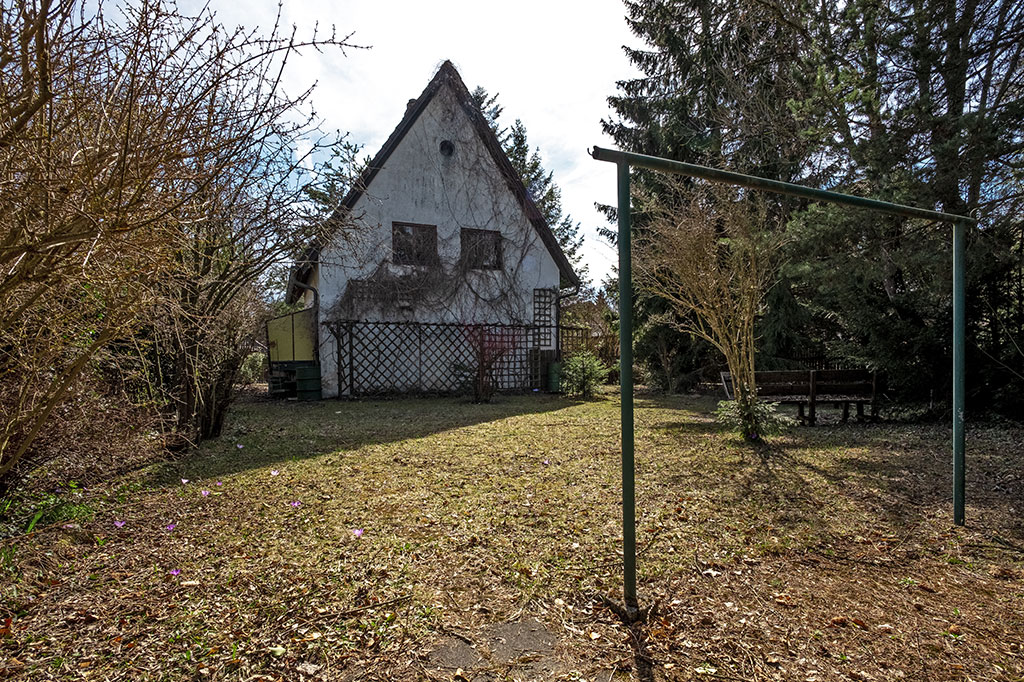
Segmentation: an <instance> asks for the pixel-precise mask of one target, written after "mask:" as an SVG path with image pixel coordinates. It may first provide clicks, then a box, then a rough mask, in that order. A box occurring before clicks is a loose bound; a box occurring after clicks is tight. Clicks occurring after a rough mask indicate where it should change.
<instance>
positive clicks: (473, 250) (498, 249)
mask: <svg viewBox="0 0 1024 682" xmlns="http://www.w3.org/2000/svg"><path fill="white" fill-rule="evenodd" d="M482 237H486V238H487V239H489V240H491V244H492V245H493V247H494V248H493V255H494V262H493V264H487V263H481V262H480V261H479V260H471V257H472V256H477V255H479V254H480V253H481V251H482V249H480V248H479V247H478V246H477V244H480V243H481V241H474V242H473V244H472V245H471V246H470V247H469V248H468V249H467V242H469V241H470V240H479V239H481V238H482ZM502 241H503V240H502V237H501V231H500V230H484V229H481V228H477V227H463V228H462V229H461V230H460V232H459V252H460V254H461V258H462V261H463V262H464V263H465V264H466V265H467V267H469V269H471V270H502V269H503V268H504V262H505V261H504V253H503V251H502ZM487 251H488V254H490V253H491V249H488V250H487Z"/></svg>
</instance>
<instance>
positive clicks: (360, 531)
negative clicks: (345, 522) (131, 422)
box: [352, 528, 363, 538]
mask: <svg viewBox="0 0 1024 682" xmlns="http://www.w3.org/2000/svg"><path fill="white" fill-rule="evenodd" d="M352 535H355V536H356V537H357V538H361V537H363V529H362V528H356V529H355V530H353V531H352Z"/></svg>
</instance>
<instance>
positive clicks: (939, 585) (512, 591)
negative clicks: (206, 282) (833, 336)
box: [0, 396, 1024, 682]
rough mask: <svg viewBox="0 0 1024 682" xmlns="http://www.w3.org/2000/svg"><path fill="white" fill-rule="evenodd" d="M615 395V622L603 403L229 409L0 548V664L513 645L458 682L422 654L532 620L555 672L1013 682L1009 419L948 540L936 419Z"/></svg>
mask: <svg viewBox="0 0 1024 682" xmlns="http://www.w3.org/2000/svg"><path fill="white" fill-rule="evenodd" d="M638 406H639V409H638V412H637V444H638V445H637V461H638V491H637V503H638V510H639V511H638V524H639V527H638V542H639V546H640V548H641V554H640V559H639V569H640V596H641V600H642V602H644V603H645V604H647V605H651V604H652V603H656V604H657V607H656V609H655V612H654V614H653V615H652V616H651V617H650V618H649V619H648V621H647V622H646V623H644V624H642V625H640V626H637V627H634V628H632V629H628V628H626V627H625V626H623V625H622V624H621V623H620V622H618V621H617V619H616V618H615V616H614V615H613V614H612V613H611V612H610V611H609V610H608V609H607V608H605V607H603V606H602V605H601V597H602V596H613V597H614V596H618V593H619V590H620V589H621V578H620V571H621V562H620V555H619V554H618V550H619V546H620V514H621V507H620V505H619V504H618V500H619V464H618V436H617V434H618V404H617V401H615V400H612V399H603V400H598V401H594V402H588V403H572V402H569V401H567V400H563V399H559V398H552V397H539V396H523V397H514V398H500V399H499V400H498V401H497V402H495V403H494V404H491V405H472V404H468V403H466V402H464V401H460V400H450V399H444V400H400V401H391V402H365V403H335V402H324V403H321V404H277V403H266V402H253V403H248V404H243V405H240V406H239V407H238V408H237V409H236V411H235V413H234V416H233V419H232V422H231V424H230V426H229V433H228V435H226V436H225V437H224V438H222V439H220V440H219V441H216V442H211V443H208V444H206V445H205V446H204V447H202V448H201V449H200V450H199V451H197V452H195V453H194V454H193V455H192V456H190V457H189V458H188V459H187V460H184V461H180V462H177V463H171V464H165V465H162V466H160V467H157V468H154V469H152V470H149V471H147V472H143V474H142V475H141V478H138V480H134V481H119V482H118V483H117V484H116V485H111V486H110V488H109V489H107V490H98V489H95V490H90V491H87V493H88V495H89V503H90V505H91V506H92V508H93V509H94V510H95V513H94V514H93V515H92V517H91V518H89V519H85V520H80V521H78V522H76V523H72V524H70V526H71V527H64V525H63V524H57V525H55V526H53V527H49V528H46V529H43V530H41V531H37V532H36V533H35V534H33V535H32V536H30V537H21V538H18V539H16V540H15V541H14V542H13V543H12V542H10V541H8V542H7V543H5V544H3V545H0V575H2V581H3V582H2V602H0V609H2V611H0V619H7V618H10V620H9V621H7V623H8V624H7V625H6V626H2V627H3V629H2V630H0V666H5V667H0V676H4V675H7V676H9V677H12V678H25V679H29V678H30V679H48V678H59V679H97V680H117V679H132V680H136V679H153V680H163V679H167V680H186V679H232V680H235V679H239V680H254V679H268V680H276V679H284V680H299V679H324V680H335V679H380V680H390V679H402V680H404V679H436V680H452V679H456V680H457V679H465V680H471V679H478V680H480V679H517V678H522V677H524V676H527V674H526V672H524V671H528V668H527V667H524V666H525V665H526V663H528V662H529V659H530V657H529V656H526V657H525V658H521V660H516V661H513V662H511V663H509V662H505V663H494V662H492V663H491V664H490V665H488V666H485V667H486V669H483V668H479V669H472V670H471V669H469V668H468V667H467V668H466V670H464V671H463V672H462V673H461V675H462V676H461V677H459V676H458V674H457V671H456V670H453V669H448V670H444V669H439V668H438V666H439V660H440V659H438V658H437V657H436V656H434V657H431V655H430V654H431V652H432V651H435V650H436V649H437V648H438V647H442V648H443V647H444V646H449V645H450V644H451V643H453V642H463V643H465V644H467V645H469V644H472V645H481V646H482V644H483V642H484V641H485V634H484V633H487V632H493V630H487V628H488V627H490V628H493V627H495V626H494V624H496V623H503V622H528V623H532V622H533V619H536V620H537V621H539V622H540V623H542V624H543V625H544V626H545V627H546V630H547V632H549V633H551V634H552V635H553V636H554V639H555V641H557V644H555V645H554V649H553V651H552V652H548V653H546V654H544V655H545V656H549V657H551V658H552V659H553V666H554V669H555V670H556V671H557V674H552V676H554V677H557V678H559V679H564V680H583V679H586V680H593V679H599V680H601V682H605V681H606V680H610V679H641V680H643V679H648V680H652V679H653V680H688V679H703V680H714V679H726V680H772V679H795V680H812V679H816V680H851V679H852V680H888V679H913V680H948V679H971V680H1001V681H1013V680H1021V679H1024V642H1022V638H1024V634H1022V633H1024V570H1022V561H1024V522H1022V520H1021V511H1022V509H1021V507H1022V506H1024V480H1022V474H1021V471H1022V468H1024V464H1022V462H1024V444H1022V443H1024V430H1022V429H1020V428H1018V427H978V428H974V429H972V430H971V431H970V433H969V444H968V448H969V452H968V456H969V470H968V508H967V513H968V522H969V526H968V528H967V529H958V528H953V527H952V526H951V517H950V503H949V497H950V478H949V471H948V469H949V465H948V461H949V452H948V444H947V443H948V432H947V430H946V429H944V428H943V427H940V426H934V425H930V426H906V425H865V426H859V425H849V426H845V427H829V426H825V427H819V428H813V429H811V428H799V429H794V430H793V431H791V432H790V433H789V434H788V435H786V436H784V437H780V438H778V439H776V440H775V441H774V442H773V443H772V444H771V445H770V447H768V448H766V449H764V450H762V451H760V452H755V451H751V450H749V449H747V448H745V447H744V446H743V445H742V444H740V443H738V442H737V441H735V440H734V439H733V437H732V436H730V435H728V434H725V433H722V432H720V431H719V430H718V429H717V428H716V427H715V426H714V424H713V423H712V422H711V421H710V418H709V417H708V412H709V409H710V408H711V406H712V403H711V401H705V400H699V399H685V398H680V399H666V400H663V399H646V398H645V399H640V400H639V401H638ZM238 446H242V447H241V448H239V447H238ZM275 471H276V472H278V473H277V475H274V472H275ZM182 479H188V483H184V484H183V483H182ZM218 482H221V483H222V485H220V486H218V485H217V483H218ZM203 490H208V491H210V494H209V495H208V496H203V494H202V491H203ZM292 503H298V506H293V504H292ZM115 521H123V522H124V525H123V527H121V528H117V527H115ZM170 524H174V526H173V529H172V530H168V527H169V525H170ZM357 530H362V536H361V537H356V533H355V531H357ZM171 571H180V573H177V574H176V575H172V574H171ZM472 651H476V649H473V650H472ZM452 665H453V667H454V664H452Z"/></svg>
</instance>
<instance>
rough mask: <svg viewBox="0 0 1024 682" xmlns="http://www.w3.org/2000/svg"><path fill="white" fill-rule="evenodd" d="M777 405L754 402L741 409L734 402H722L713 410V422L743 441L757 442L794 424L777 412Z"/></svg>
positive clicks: (789, 418)
mask: <svg viewBox="0 0 1024 682" xmlns="http://www.w3.org/2000/svg"><path fill="white" fill-rule="evenodd" d="M778 409H779V404H778V403H765V402H761V401H756V402H754V403H753V404H752V405H750V406H749V407H748V408H746V409H743V407H742V406H741V405H740V403H739V402H737V401H735V400H723V401H721V402H719V403H718V409H717V410H715V420H716V421H717V422H718V423H720V424H723V425H725V426H727V427H729V428H731V429H736V430H737V431H739V432H740V435H742V436H743V438H744V439H745V440H748V441H759V440H761V439H762V438H763V437H764V436H771V435H774V434H777V433H780V432H782V431H784V430H785V429H787V428H789V427H790V426H793V425H794V424H796V422H795V421H794V420H793V419H792V418H791V417H789V416H788V415H785V414H782V413H780V412H779V411H778Z"/></svg>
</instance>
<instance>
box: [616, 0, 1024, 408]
mask: <svg viewBox="0 0 1024 682" xmlns="http://www.w3.org/2000/svg"><path fill="white" fill-rule="evenodd" d="M625 4H626V11H627V15H628V16H627V21H628V22H629V24H630V26H631V28H632V29H633V31H634V33H635V34H636V35H637V36H638V37H640V38H641V39H642V40H643V41H644V43H645V46H644V48H642V49H627V50H626V52H627V55H628V56H629V58H630V59H631V60H632V61H633V63H634V64H635V65H636V66H637V67H638V68H639V69H640V71H641V72H642V74H643V75H642V76H641V77H640V78H636V79H631V80H628V81H623V82H620V83H619V84H618V92H617V93H616V94H615V96H613V97H611V98H609V102H610V103H611V104H612V107H613V109H614V110H615V112H616V117H615V118H614V119H612V120H610V121H604V126H605V130H606V131H607V132H608V133H609V134H611V135H612V136H613V138H614V139H615V141H616V142H617V143H618V145H619V146H620V147H621V148H623V149H628V150H630V151H638V152H642V153H648V154H654V155H658V156H666V157H669V158H675V159H679V160H683V161H693V162H697V163H706V164H709V165H715V166H731V167H733V168H735V169H737V170H741V171H745V172H750V173H754V174H757V175H763V176H768V177H774V178H778V179H781V180H788V181H795V182H800V183H803V184H809V185H812V186H820V187H827V188H830V189H836V190H838V191H845V192H851V193H855V194H861V195H864V196H871V197H876V198H882V199H887V200H890V201H895V202H899V203H908V204H914V205H919V206H925V207H934V208H937V209H940V210H945V211H950V212H955V213H968V212H974V213H976V214H978V215H979V216H980V217H981V219H982V227H981V229H980V230H978V231H977V233H975V234H973V235H972V236H971V238H970V241H969V246H968V321H969V325H970V328H969V338H970V339H971V341H972V343H971V346H970V347H969V350H968V353H969V358H968V367H969V375H968V384H969V390H971V389H972V387H973V389H974V390H975V392H976V393H977V395H978V397H986V398H989V399H998V400H1002V401H1004V405H1005V406H1006V408H1007V410H1008V411H1012V409H1011V407H1010V404H1009V402H1007V401H1011V400H1014V401H1017V403H1016V404H1017V405H1018V406H1019V405H1020V404H1021V402H1022V398H1021V396H1022V395H1024V390H1021V389H1022V388H1024V386H1022V385H1021V383H1024V353H1022V352H1021V348H1024V343H1022V342H1021V341H1022V339H1024V281H1022V276H1024V220H1022V218H1021V216H1022V215H1024V206H1022V201H1024V196H1022V195H1021V193H1020V186H1021V185H1020V170H1019V169H1020V168H1021V167H1022V165H1024V145H1022V144H1021V142H1020V141H1021V139H1024V86H1022V83H1024V60H1021V58H1020V57H1021V51H1020V50H1021V48H1020V46H1021V45H1022V44H1024V6H1022V5H1020V3H1018V2H1014V1H1013V0H987V1H986V2H980V3H954V2H945V1H942V2H940V1H939V0H898V1H897V2H886V3H883V2H881V1H880V0H851V2H847V3H841V4H836V3H818V4H813V3H812V4H804V3H798V2H795V1H793V0H772V1H771V2H764V1H763V0H757V1H756V2H755V1H753V0H750V1H748V0H738V2H731V3H726V2H722V1H720V0H712V1H711V2H700V1H698V0H682V1H670V0H636V1H629V2H626V3H625ZM662 182H663V178H661V177H660V176H659V175H658V174H655V173H648V172H644V171H637V172H635V173H634V184H635V186H636V187H637V188H638V189H639V190H640V193H641V196H642V193H643V192H644V191H648V192H652V193H654V194H658V193H661V191H662V189H663V187H662V186H661V184H660V183H662ZM779 210H780V211H783V212H785V213H789V212H792V211H795V212H796V213H795V214H794V215H795V217H793V219H792V220H790V221H789V223H788V227H787V236H788V238H789V243H790V247H789V259H790V265H789V267H788V268H787V269H786V271H785V276H784V277H783V280H782V282H781V283H780V284H779V285H777V287H776V289H775V290H774V291H773V292H771V295H770V296H769V298H768V305H769V310H768V314H767V315H766V316H764V318H763V319H762V320H761V332H762V334H761V336H762V350H763V355H766V354H773V355H787V354H788V355H796V354H803V353H806V352H808V351H811V352H813V351H823V350H827V352H828V354H829V355H830V356H832V357H833V358H836V359H840V360H847V361H850V362H854V363H857V364H862V365H868V366H872V367H875V368H880V369H883V370H885V371H886V373H887V374H888V375H889V379H890V387H895V388H896V389H897V390H898V391H900V392H903V393H904V394H907V395H916V396H919V397H928V393H929V392H933V393H934V395H935V397H942V395H943V394H944V393H946V392H947V391H948V388H949V364H950V356H951V351H952V349H951V347H950V342H949V329H950V317H951V299H950V279H949V278H950V266H949V261H950V253H949V229H948V226H934V225H928V224H922V223H921V222H920V221H908V220H903V219H898V218H893V217H888V216H881V215H879V214H876V213H871V212H867V211H850V210H848V209H842V208H839V207H835V206H820V205H814V206H807V205H806V203H805V202H795V201H788V202H787V201H780V203H779ZM634 211H635V216H636V219H635V222H636V225H637V229H638V230H642V229H643V221H644V212H643V211H644V207H643V205H642V201H641V202H638V201H637V200H636V199H634ZM609 234H610V235H611V236H614V233H610V232H609ZM639 305H640V307H641V310H640V311H639V312H640V313H641V315H642V314H643V312H644V310H643V308H644V307H646V308H649V309H654V310H657V305H656V302H654V303H653V304H652V303H651V302H645V301H640V303H639ZM642 319H643V318H642V317H641V321H642ZM763 360H769V358H767V357H763ZM764 364H765V363H762V365H764ZM1015 381H1016V382H1017V383H1014V382H1015ZM982 387H984V390H978V389H981V388H982Z"/></svg>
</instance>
